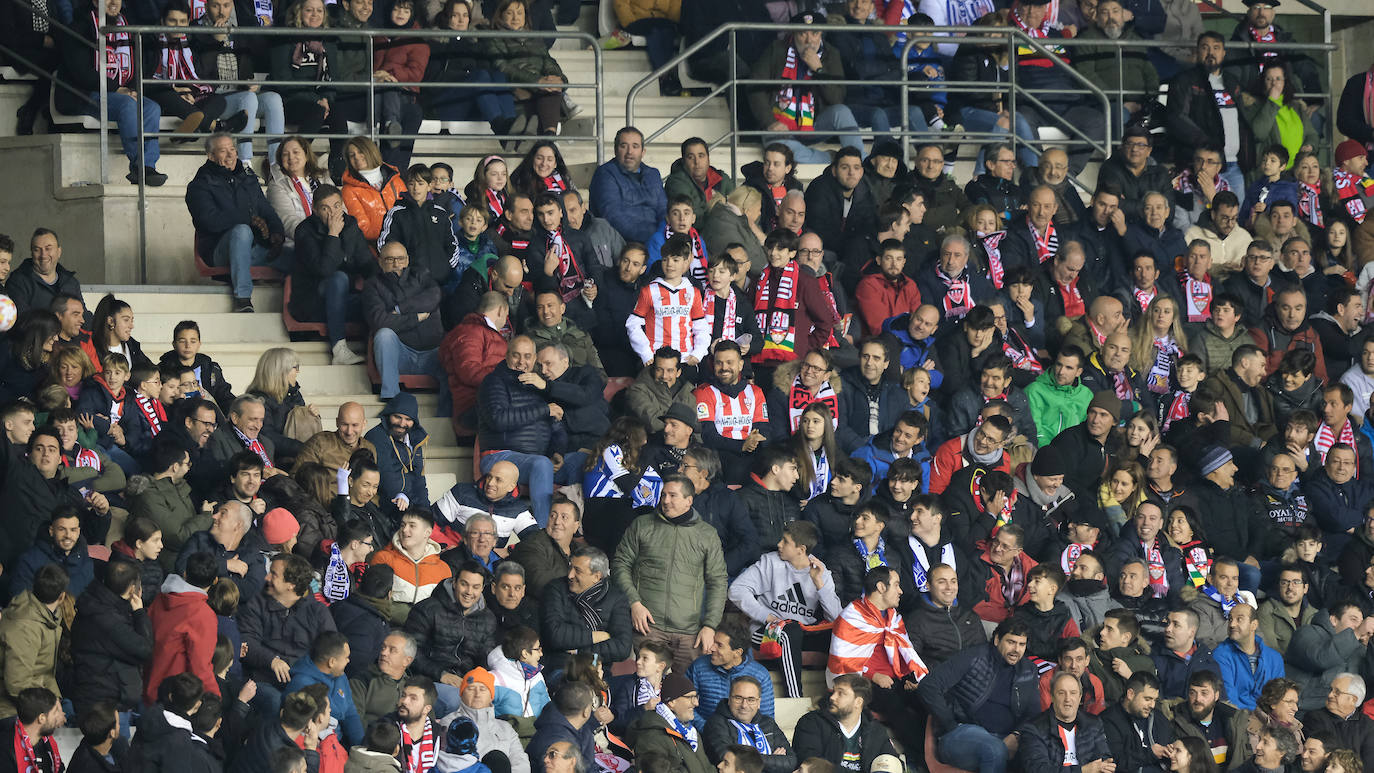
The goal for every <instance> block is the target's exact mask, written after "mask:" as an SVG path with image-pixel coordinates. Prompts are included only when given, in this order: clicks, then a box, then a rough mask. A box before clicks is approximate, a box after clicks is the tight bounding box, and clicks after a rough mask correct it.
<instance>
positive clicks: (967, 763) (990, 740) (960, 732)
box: [937, 725, 1007, 773]
mask: <svg viewBox="0 0 1374 773" xmlns="http://www.w3.org/2000/svg"><path fill="white" fill-rule="evenodd" d="M937 749H938V757H939V759H940V761H941V762H943V763H945V764H946V765H953V766H954V767H956V768H961V769H963V770H976V771H978V773H1004V771H1006V769H1007V745H1006V744H1005V743H1003V742H1002V739H1001V738H998V737H997V736H995V735H993V734H992V733H989V732H988V731H986V730H984V729H983V728H981V727H979V726H978V725H959V726H958V727H956V728H954V729H953V730H951V731H949V732H948V733H945V734H944V735H942V736H940V740H939V742H938V743H937Z"/></svg>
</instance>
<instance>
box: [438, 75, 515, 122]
mask: <svg viewBox="0 0 1374 773" xmlns="http://www.w3.org/2000/svg"><path fill="white" fill-rule="evenodd" d="M505 82H506V75H505V73H503V72H501V71H500V70H473V71H472V72H471V73H468V83H505ZM431 93H433V92H431ZM438 94H439V96H438V97H436V98H435V99H434V102H433V104H432V105H431V107H432V108H433V109H434V114H435V115H436V116H438V118H439V120H441V121H466V120H468V119H470V118H471V117H472V115H473V113H474V112H475V113H476V114H477V116H478V117H480V118H481V119H482V120H483V121H486V122H487V123H491V122H492V121H498V120H501V119H502V118H505V119H508V120H512V121H513V120H515V95H514V93H512V92H511V91H510V90H509V89H492V90H487V89H448V90H445V91H441V92H438Z"/></svg>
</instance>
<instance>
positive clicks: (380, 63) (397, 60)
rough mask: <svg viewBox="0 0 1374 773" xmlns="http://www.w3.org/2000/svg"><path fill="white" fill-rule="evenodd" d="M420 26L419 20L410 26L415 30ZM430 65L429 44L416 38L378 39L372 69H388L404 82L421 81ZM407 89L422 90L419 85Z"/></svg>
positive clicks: (373, 54) (412, 90)
mask: <svg viewBox="0 0 1374 773" xmlns="http://www.w3.org/2000/svg"><path fill="white" fill-rule="evenodd" d="M387 26H390V25H387ZM419 28H420V25H419V23H418V22H413V23H411V25H410V27H409V29H413V30H417V29H419ZM407 41H409V42H407ZM428 66H429V45H428V44H426V43H425V41H423V40H418V39H416V38H380V39H378V40H377V48H376V50H374V51H373V52H372V71H373V72H376V71H378V70H386V71H387V72H389V73H391V74H392V75H393V76H395V77H396V80H398V81H400V82H402V83H419V82H420V81H422V80H424V79H425V68H426V67H428ZM405 90H406V91H410V92H415V93H418V92H419V91H420V89H419V87H417V86H406V87H405Z"/></svg>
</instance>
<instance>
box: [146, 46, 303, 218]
mask: <svg viewBox="0 0 1374 773" xmlns="http://www.w3.org/2000/svg"><path fill="white" fill-rule="evenodd" d="M158 37H159V40H160V42H161V43H162V50H161V51H160V52H158V60H157V69H155V70H153V77H154V78H158V79H160V80H170V81H193V80H199V77H200V76H198V75H196V66H195V63H194V62H193V61H192V60H191V47H190V46H189V45H188V44H187V42H186V36H185V35H176V36H174V37H172V38H171V39H168V37H167V36H166V35H159V36H158ZM181 87H184V88H189V89H190V90H191V96H192V98H194V99H196V100H199V99H200V98H201V97H204V96H206V95H208V94H209V93H210V92H211V91H213V89H211V88H210V87H209V86H205V85H202V84H199V83H190V84H187V83H183V84H181ZM307 214H308V213H307Z"/></svg>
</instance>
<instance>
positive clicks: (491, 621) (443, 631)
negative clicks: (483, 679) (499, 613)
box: [405, 578, 497, 680]
mask: <svg viewBox="0 0 1374 773" xmlns="http://www.w3.org/2000/svg"><path fill="white" fill-rule="evenodd" d="M453 582H454V581H453V579H452V578H450V579H447V580H444V581H443V582H441V583H439V587H438V588H436V589H435V590H434V593H433V594H432V595H430V597H429V598H427V599H425V600H424V601H421V602H420V603H419V604H416V605H415V608H414V609H412V610H410V616H409V617H408V618H406V625H405V630H406V632H407V633H410V634H411V635H413V636H414V637H415V640H416V643H417V644H418V645H419V651H418V653H417V654H416V656H415V663H414V664H413V665H412V666H411V670H412V671H414V672H415V673H417V674H423V675H424V676H427V677H429V678H431V679H434V680H438V679H439V678H440V677H441V676H443V675H444V674H445V673H450V674H465V673H467V672H468V671H470V670H472V668H473V667H475V666H480V665H482V664H484V663H486V662H487V653H489V652H491V650H492V648H493V647H495V646H496V644H497V641H496V615H493V614H492V612H491V610H490V609H487V606H486V601H485V600H484V599H482V598H480V597H479V598H478V600H477V603H476V604H473V605H472V607H471V608H470V609H467V610H464V609H463V608H462V607H460V606H459V605H458V599H457V598H456V597H455V596H454V591H453Z"/></svg>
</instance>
